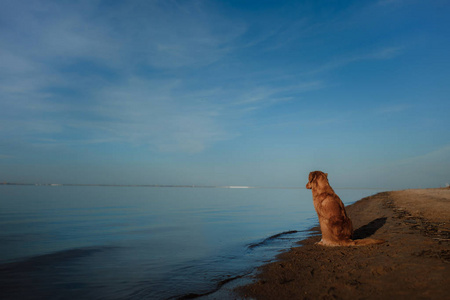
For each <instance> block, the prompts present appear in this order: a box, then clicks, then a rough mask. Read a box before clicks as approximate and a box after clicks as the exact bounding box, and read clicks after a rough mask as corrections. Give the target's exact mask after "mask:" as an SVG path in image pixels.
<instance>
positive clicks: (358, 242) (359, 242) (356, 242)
mask: <svg viewBox="0 0 450 300" xmlns="http://www.w3.org/2000/svg"><path fill="white" fill-rule="evenodd" d="M384 242H386V241H385V240H376V239H363V240H352V241H351V244H352V245H353V246H366V245H378V244H383V243H384Z"/></svg>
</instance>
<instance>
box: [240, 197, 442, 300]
mask: <svg viewBox="0 0 450 300" xmlns="http://www.w3.org/2000/svg"><path fill="white" fill-rule="evenodd" d="M346 209H347V213H348V215H349V217H350V218H351V219H352V221H353V226H354V228H355V234H354V238H355V239H362V238H367V237H370V238H376V239H384V240H386V242H385V243H384V244H381V245H370V246H360V247H342V246H340V247H323V246H319V245H315V243H316V242H318V241H319V240H320V235H317V236H314V237H311V238H309V239H307V240H304V241H302V242H301V244H302V246H301V247H295V248H292V249H291V250H290V251H288V252H285V253H282V254H281V255H279V257H278V260H277V261H275V262H272V263H269V264H267V265H264V266H262V267H261V268H260V269H259V272H258V273H257V275H256V278H255V280H254V282H253V283H251V284H249V285H246V286H242V287H239V288H237V289H236V290H235V292H237V293H238V294H239V295H240V296H241V297H243V298H252V299H362V298H364V299H450V276H449V275H450V243H449V241H450V240H449V239H450V189H426V190H405V191H395V192H384V193H379V194H376V195H374V196H371V197H368V198H364V199H362V200H360V201H358V202H356V203H354V204H352V205H350V206H348V207H347V208H346ZM315 230H318V228H316V229H315Z"/></svg>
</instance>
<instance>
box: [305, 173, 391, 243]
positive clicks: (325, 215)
mask: <svg viewBox="0 0 450 300" xmlns="http://www.w3.org/2000/svg"><path fill="white" fill-rule="evenodd" d="M306 188H307V189H311V190H312V196H313V201H314V208H315V209H316V212H317V215H318V216H319V223H320V230H321V231H322V240H321V241H320V242H319V243H318V244H319V245H324V246H362V245H370V244H381V243H384V241H383V240H375V239H364V240H352V235H353V226H352V221H351V220H350V218H349V217H348V216H347V213H346V212H345V208H344V204H343V203H342V201H341V199H340V198H339V197H338V195H336V193H335V192H334V190H333V189H332V188H331V186H330V184H329V183H328V174H327V173H323V172H321V171H314V172H311V173H309V180H308V183H307V184H306Z"/></svg>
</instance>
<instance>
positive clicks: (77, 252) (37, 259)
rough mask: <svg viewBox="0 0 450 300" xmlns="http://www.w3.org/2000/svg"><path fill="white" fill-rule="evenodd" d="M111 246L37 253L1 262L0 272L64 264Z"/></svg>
mask: <svg viewBox="0 0 450 300" xmlns="http://www.w3.org/2000/svg"><path fill="white" fill-rule="evenodd" d="M111 248H116V247H112V246H97V247H83V248H74V249H68V250H62V251H56V252H53V253H48V254H43V255H37V256H33V257H29V258H26V259H23V260H20V261H15V262H9V263H4V264H0V272H9V271H16V272H17V271H30V270H34V269H38V268H41V267H43V266H49V265H57V264H63V263H65V262H67V261H71V260H74V259H78V258H82V257H85V256H88V255H91V254H94V253H96V252H102V251H105V250H108V249H111Z"/></svg>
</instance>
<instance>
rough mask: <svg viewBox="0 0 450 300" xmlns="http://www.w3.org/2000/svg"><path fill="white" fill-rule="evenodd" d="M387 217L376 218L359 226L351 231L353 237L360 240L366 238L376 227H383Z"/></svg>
mask: <svg viewBox="0 0 450 300" xmlns="http://www.w3.org/2000/svg"><path fill="white" fill-rule="evenodd" d="M386 220H387V218H378V219H375V220H373V221H372V222H370V223H369V224H367V225H364V226H361V227H359V228H358V229H356V230H355V231H353V239H354V240H361V239H365V238H368V237H369V236H371V235H373V234H374V233H375V232H377V230H378V229H380V228H381V227H383V225H384V224H386Z"/></svg>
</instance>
